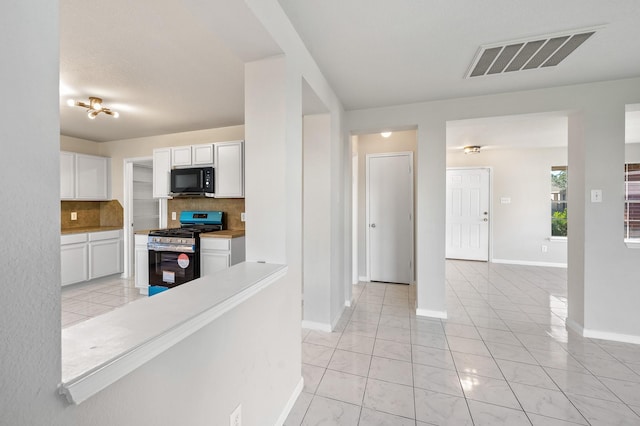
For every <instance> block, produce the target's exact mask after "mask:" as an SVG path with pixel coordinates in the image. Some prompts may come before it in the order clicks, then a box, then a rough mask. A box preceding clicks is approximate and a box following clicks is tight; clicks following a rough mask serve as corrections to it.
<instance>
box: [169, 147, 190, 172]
mask: <svg viewBox="0 0 640 426" xmlns="http://www.w3.org/2000/svg"><path fill="white" fill-rule="evenodd" d="M190 165H191V145H189V146H179V147H176V148H171V166H173V167H182V166H190Z"/></svg>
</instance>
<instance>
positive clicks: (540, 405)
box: [511, 383, 587, 424]
mask: <svg viewBox="0 0 640 426" xmlns="http://www.w3.org/2000/svg"><path fill="white" fill-rule="evenodd" d="M511 389H513V391H514V392H515V394H516V396H517V398H518V401H520V404H522V407H523V408H524V410H525V411H526V412H531V413H535V414H541V415H543V416H547V417H553V418H556V419H560V420H566V421H570V422H574V423H579V424H587V422H586V421H585V420H584V417H582V415H581V414H580V412H579V411H578V410H577V409H576V408H575V407H574V406H573V404H572V403H571V401H569V400H568V399H567V397H566V396H565V395H564V394H563V393H562V392H559V391H553V390H550V389H542V388H538V387H534V386H528V385H523V384H520V383H511Z"/></svg>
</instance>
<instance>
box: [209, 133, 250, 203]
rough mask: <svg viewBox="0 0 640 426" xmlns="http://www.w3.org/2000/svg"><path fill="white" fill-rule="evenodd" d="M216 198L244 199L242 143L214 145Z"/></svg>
mask: <svg viewBox="0 0 640 426" xmlns="http://www.w3.org/2000/svg"><path fill="white" fill-rule="evenodd" d="M215 160H216V167H215V194H216V195H215V196H216V198H243V197H244V141H232V142H219V143H216V144H215Z"/></svg>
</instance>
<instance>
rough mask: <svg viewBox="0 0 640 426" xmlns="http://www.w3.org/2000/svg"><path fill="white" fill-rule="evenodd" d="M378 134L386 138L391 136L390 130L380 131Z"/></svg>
mask: <svg viewBox="0 0 640 426" xmlns="http://www.w3.org/2000/svg"><path fill="white" fill-rule="evenodd" d="M380 136H382V137H383V138H388V137H389V136H391V132H382V133H380Z"/></svg>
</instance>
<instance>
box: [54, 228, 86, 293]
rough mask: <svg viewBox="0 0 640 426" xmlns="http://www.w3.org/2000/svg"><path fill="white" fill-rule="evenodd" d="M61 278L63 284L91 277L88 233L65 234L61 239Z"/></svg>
mask: <svg viewBox="0 0 640 426" xmlns="http://www.w3.org/2000/svg"><path fill="white" fill-rule="evenodd" d="M60 243H61V244H60V278H61V282H62V285H63V286H65V285H69V284H75V283H79V282H82V281H86V280H88V279H89V248H88V246H87V234H86V233H85V234H71V235H63V236H62V237H61V239H60Z"/></svg>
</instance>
